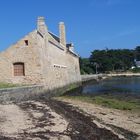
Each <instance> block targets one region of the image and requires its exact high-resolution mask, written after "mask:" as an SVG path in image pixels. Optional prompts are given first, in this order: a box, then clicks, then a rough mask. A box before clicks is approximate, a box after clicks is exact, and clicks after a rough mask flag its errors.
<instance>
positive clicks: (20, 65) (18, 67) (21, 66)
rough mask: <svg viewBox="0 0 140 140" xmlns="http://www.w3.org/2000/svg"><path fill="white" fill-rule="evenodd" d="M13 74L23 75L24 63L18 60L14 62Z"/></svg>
mask: <svg viewBox="0 0 140 140" xmlns="http://www.w3.org/2000/svg"><path fill="white" fill-rule="evenodd" d="M13 65H14V76H24V75H25V71H24V63H21V62H18V63H14V64H13Z"/></svg>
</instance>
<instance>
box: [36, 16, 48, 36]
mask: <svg viewBox="0 0 140 140" xmlns="http://www.w3.org/2000/svg"><path fill="white" fill-rule="evenodd" d="M37 30H38V31H39V32H40V33H41V34H42V35H43V36H44V35H46V33H47V32H48V29H47V26H46V24H45V18H44V17H38V19H37Z"/></svg>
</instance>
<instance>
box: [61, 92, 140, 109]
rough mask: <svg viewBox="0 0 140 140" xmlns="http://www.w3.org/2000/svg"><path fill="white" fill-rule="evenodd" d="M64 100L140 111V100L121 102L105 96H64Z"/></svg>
mask: <svg viewBox="0 0 140 140" xmlns="http://www.w3.org/2000/svg"><path fill="white" fill-rule="evenodd" d="M62 98H69V99H73V100H80V101H83V102H88V103H93V104H98V105H102V106H105V107H109V108H114V109H119V110H138V109H140V100H137V99H133V100H126V101H125V100H120V99H117V98H115V97H113V96H112V97H108V96H104V95H99V96H62Z"/></svg>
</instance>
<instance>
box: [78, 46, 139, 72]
mask: <svg viewBox="0 0 140 140" xmlns="http://www.w3.org/2000/svg"><path fill="white" fill-rule="evenodd" d="M135 61H140V46H137V47H136V48H135V49H104V50H94V51H92V52H91V55H90V57H89V58H80V68H81V74H86V73H87V74H91V73H110V72H124V71H127V70H130V69H131V67H132V66H136V64H135Z"/></svg>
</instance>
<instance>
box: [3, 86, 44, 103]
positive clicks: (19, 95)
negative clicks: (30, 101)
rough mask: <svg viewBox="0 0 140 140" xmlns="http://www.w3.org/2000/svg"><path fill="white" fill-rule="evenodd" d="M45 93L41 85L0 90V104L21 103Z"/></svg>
mask: <svg viewBox="0 0 140 140" xmlns="http://www.w3.org/2000/svg"><path fill="white" fill-rule="evenodd" d="M43 91H44V87H43V86H40V85H34V86H26V87H13V88H4V89H0V102H7V101H17V102H18V101H21V100H24V99H27V98H30V97H31V96H36V95H38V94H40V93H42V92H43Z"/></svg>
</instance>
